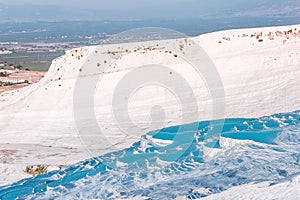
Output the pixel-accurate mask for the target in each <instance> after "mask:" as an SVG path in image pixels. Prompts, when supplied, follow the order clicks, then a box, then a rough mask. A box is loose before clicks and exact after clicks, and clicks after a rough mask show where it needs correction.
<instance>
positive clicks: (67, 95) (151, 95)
mask: <svg viewBox="0 0 300 200" xmlns="http://www.w3.org/2000/svg"><path fill="white" fill-rule="evenodd" d="M299 31H300V25H294V26H285V27H271V28H256V29H241V30H229V31H221V32H216V33H210V34H205V35H201V36H199V37H195V38H192V40H194V41H195V42H196V43H197V44H199V46H201V47H202V48H203V49H204V50H205V51H206V52H207V54H208V55H209V56H210V58H211V59H212V60H213V62H214V64H215V66H216V68H217V70H218V72H219V74H220V77H221V79H222V82H223V86H224V91H225V105H226V106H225V117H226V118H232V117H251V118H253V117H260V116H265V115H271V114H274V113H281V112H290V111H295V110H299V109H300V101H299V96H300V80H299V77H300V32H299ZM161 43H163V41H154V42H145V43H131V44H120V45H118V44H114V45H107V46H103V47H102V48H101V49H102V50H101V52H99V55H103V56H115V57H116V59H115V62H114V64H113V66H112V67H111V68H109V69H108V70H107V71H106V73H104V74H103V76H102V80H101V84H98V85H97V88H96V91H95V96H94V99H95V113H96V117H97V120H98V121H99V124H100V126H101V128H102V129H103V132H104V135H105V138H106V139H108V140H109V142H110V143H109V144H101V145H99V149H97V152H98V155H100V154H104V153H107V152H110V151H113V150H116V149H121V148H125V147H128V146H130V145H131V144H132V143H133V142H134V141H136V140H138V139H137V138H138V137H140V136H141V135H142V134H145V133H146V132H148V131H150V128H149V126H148V125H149V121H150V120H151V119H150V117H149V112H150V109H151V107H152V105H161V106H162V107H163V108H164V110H165V113H166V123H165V124H164V126H172V125H177V124H181V116H182V115H181V111H180V104H178V102H177V99H176V98H175V97H174V96H173V94H172V93H170V92H169V91H167V90H166V89H163V88H161V87H159V86H145V87H143V88H142V89H140V90H137V91H136V92H135V93H134V94H133V95H132V96H130V101H129V114H130V117H131V118H132V120H133V121H134V122H135V123H136V124H138V125H140V126H141V127H142V130H143V131H141V132H140V133H132V135H128V134H126V133H122V132H120V130H119V126H118V124H116V123H115V121H114V116H113V114H112V111H111V110H112V105H111V99H112V95H113V91H114V88H115V87H116V85H117V83H118V82H119V80H120V79H121V78H122V77H123V76H124V75H125V74H126V73H127V72H128V71H130V70H132V69H134V68H137V67H140V66H145V65H149V64H161V65H165V66H168V67H170V68H172V70H174V71H176V72H178V73H179V74H180V75H182V77H183V78H184V79H185V80H187V82H188V83H189V84H190V85H191V87H192V88H193V92H194V94H195V97H197V99H198V107H199V110H198V113H199V119H198V120H199V121H202V120H210V119H212V118H213V117H212V102H211V98H210V95H209V91H208V89H207V87H206V85H205V82H204V81H203V80H201V79H200V78H199V76H198V75H197V74H196V73H195V71H194V69H193V68H192V67H191V66H190V65H189V64H188V63H187V62H185V61H184V60H183V59H181V58H177V57H175V56H174V55H172V54H169V53H167V54H166V53H164V52H161V51H160V49H159V48H158V49H152V50H151V51H149V49H148V50H147V48H148V46H147V45H152V46H156V45H158V46H159V44H161ZM141 46H142V47H143V48H141ZM119 47H120V49H121V48H123V49H124V50H125V51H126V49H128V50H129V51H130V53H129V54H127V55H124V56H122V55H121V59H120V58H119V57H118V55H117V56H116V55H107V52H108V51H110V50H111V49H116V48H119ZM95 49H96V47H82V48H78V49H74V50H71V51H68V52H67V53H66V55H64V56H62V57H60V58H57V59H55V60H54V61H53V63H52V65H51V68H50V69H49V71H48V73H47V74H46V76H45V78H43V79H42V80H41V81H40V82H39V83H37V84H33V85H31V86H29V87H27V88H23V89H20V90H18V91H13V92H7V93H4V94H1V95H0V130H1V132H0V146H1V149H0V185H4V184H8V183H11V182H14V181H17V180H19V179H21V178H25V177H28V176H29V175H28V174H26V173H25V172H24V169H25V168H26V166H30V165H40V164H42V165H49V166H58V165H70V164H74V163H76V162H78V161H81V160H85V159H88V158H90V157H92V156H93V155H91V154H89V153H88V152H87V151H86V149H85V147H84V145H83V144H82V141H81V138H80V136H79V134H78V131H77V127H76V123H75V120H74V113H73V111H74V110H73V101H74V99H73V94H74V87H75V82H76V79H77V77H78V74H79V72H80V70H85V67H86V66H83V65H84V63H85V61H87V59H88V56H89V55H90V54H91V53H93V52H94V51H95ZM137 49H138V50H137ZM134 50H136V51H134ZM131 51H132V52H131ZM95 67H97V66H95ZM91 76H99V75H98V74H93V75H91ZM183 92H184V91H183ZM191 112H195V111H194V110H191ZM191 122H192V121H191Z"/></svg>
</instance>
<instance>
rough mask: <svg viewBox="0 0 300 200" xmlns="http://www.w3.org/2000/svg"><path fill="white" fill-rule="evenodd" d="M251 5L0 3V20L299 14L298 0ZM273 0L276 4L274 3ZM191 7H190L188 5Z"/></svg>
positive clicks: (83, 19) (30, 20) (288, 15)
mask: <svg viewBox="0 0 300 200" xmlns="http://www.w3.org/2000/svg"><path fill="white" fill-rule="evenodd" d="M266 2H267V3H261V4H258V5H254V6H253V5H252V6H249V7H240V8H239V7H234V8H230V6H227V7H226V8H224V9H223V8H216V9H214V10H213V9H211V10H205V9H203V8H202V9H201V8H200V7H201V5H199V8H195V10H194V11H190V12H189V11H186V12H185V13H184V14H182V13H181V12H182V10H183V9H185V8H182V7H181V6H179V5H170V8H168V11H165V10H164V8H155V11H156V12H155V13H152V12H153V8H151V9H152V10H151V9H150V8H149V10H146V11H141V10H133V11H130V10H101V9H100V10H92V9H74V8H71V7H62V6H45V5H4V4H0V22H27V21H28V22H32V21H74V20H79V21H86V20H93V21H95V20H130V19H145V17H146V18H156V19H160V18H166V17H167V18H181V17H186V18H188V17H191V18H201V17H205V18H211V17H212V18H218V17H235V16H236V17H238V16H257V17H258V16H276V17H278V16H279V17H300V1H299V0H294V1H275V0H274V2H269V1H266ZM275 2H276V3H275ZM191 7H193V6H191Z"/></svg>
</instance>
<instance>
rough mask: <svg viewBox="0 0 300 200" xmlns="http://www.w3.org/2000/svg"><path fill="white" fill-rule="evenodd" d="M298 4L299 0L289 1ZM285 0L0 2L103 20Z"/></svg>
mask: <svg viewBox="0 0 300 200" xmlns="http://www.w3.org/2000/svg"><path fill="white" fill-rule="evenodd" d="M293 1H300V0H293ZM282 2H288V0H251V1H249V0H152V1H151V0H51V1H50V0H0V3H2V4H8V5H11V4H14V5H22V4H31V5H55V6H62V7H64V9H65V8H68V9H70V8H72V9H74V10H75V11H76V10H78V11H82V10H94V11H95V12H98V13H100V14H102V15H101V16H102V17H103V18H106V17H108V18H112V17H114V16H116V18H122V17H124V18H153V17H154V18H155V17H156V18H157V17H158V18H174V17H176V18H185V17H186V18H188V17H199V16H200V17H201V16H205V15H206V14H208V15H210V16H211V15H212V14H215V15H216V16H217V15H220V16H222V14H224V13H226V12H230V11H239V10H243V9H252V8H255V7H259V6H262V5H263V6H266V5H267V6H268V5H271V6H274V5H277V4H279V3H282Z"/></svg>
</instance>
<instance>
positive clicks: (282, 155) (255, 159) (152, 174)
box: [0, 111, 300, 200]
mask: <svg viewBox="0 0 300 200" xmlns="http://www.w3.org/2000/svg"><path fill="white" fill-rule="evenodd" d="M194 125H195V124H187V125H183V126H181V127H179V126H175V127H169V128H164V129H162V130H160V131H158V132H150V133H148V134H147V135H145V136H143V137H142V138H141V141H146V142H147V145H146V147H145V144H144V143H143V145H142V142H141V141H138V142H136V143H134V144H133V145H132V146H131V147H130V148H128V149H124V150H121V151H118V152H112V153H109V154H106V155H103V156H100V157H97V158H93V159H90V160H86V161H83V162H81V163H78V164H76V165H74V166H71V167H68V168H66V169H64V170H61V171H55V172H51V173H48V174H45V175H40V176H37V177H34V178H29V179H25V180H21V181H19V182H17V183H14V184H12V185H8V186H4V187H0V199H8V200H9V199H16V198H19V199H95V198H99V199H115V198H119V199H120V198H121V199H126V198H129V199H131V198H133V197H139V198H144V199H173V198H176V197H186V198H188V199H196V198H201V197H205V196H208V195H211V194H214V193H218V192H221V191H224V190H226V189H228V188H230V187H233V186H237V185H241V184H246V183H250V182H262V181H272V182H273V183H274V184H276V183H280V182H282V181H285V180H289V179H291V178H292V177H293V176H295V175H297V174H299V173H300V111H295V112H292V113H285V114H276V115H273V116H268V117H262V118H259V119H226V120H225V123H224V127H223V130H222V133H221V136H222V137H223V138H232V139H236V140H250V141H254V142H256V143H253V142H249V143H245V144H241V145H236V146H234V147H232V148H230V149H228V150H227V152H226V153H225V154H224V155H219V156H216V158H215V159H213V160H211V161H208V162H204V160H203V151H202V145H204V146H206V147H209V148H221V147H220V143H219V141H218V138H217V139H214V138H213V137H209V138H208V137H206V133H207V132H208V131H209V130H212V129H213V128H214V127H212V125H211V123H210V122H208V121H206V122H199V123H198V124H197V127H198V128H197V130H193V129H194V128H190V127H195V126H194ZM179 128H180V130H182V131H181V132H178V130H179ZM152 138H154V139H159V140H169V141H173V143H172V144H169V145H166V146H159V145H156V144H155V143H153V141H152ZM180 149H181V151H182V149H184V151H182V152H180V154H179V155H180V156H178V151H180ZM174 159H175V160H174ZM118 162H121V163H123V165H122V166H120V165H118V164H117V163H118ZM198 188H206V189H207V191H208V192H206V193H203V194H201V193H200V192H199V191H198V190H197V189H198Z"/></svg>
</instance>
